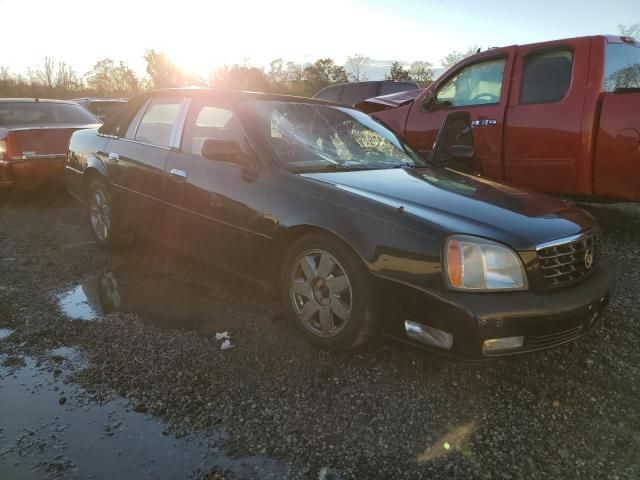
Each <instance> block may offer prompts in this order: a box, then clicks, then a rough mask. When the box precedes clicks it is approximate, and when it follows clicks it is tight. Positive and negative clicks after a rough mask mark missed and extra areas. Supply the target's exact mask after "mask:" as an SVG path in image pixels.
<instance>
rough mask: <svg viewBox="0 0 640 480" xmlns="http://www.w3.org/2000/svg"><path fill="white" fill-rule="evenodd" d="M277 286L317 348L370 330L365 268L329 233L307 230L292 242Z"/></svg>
mask: <svg viewBox="0 0 640 480" xmlns="http://www.w3.org/2000/svg"><path fill="white" fill-rule="evenodd" d="M280 291H281V293H282V302H283V306H284V307H285V309H286V310H287V313H288V314H289V316H290V317H291V319H292V320H293V322H294V324H295V325H296V327H297V328H298V329H299V330H300V331H301V332H302V334H303V335H304V336H305V338H306V339H307V340H309V341H310V342H311V343H312V344H314V345H316V346H317V347H319V348H322V349H324V350H348V349H350V348H354V347H357V346H358V345H361V344H363V343H365V342H367V341H368V340H370V339H371V338H372V336H373V334H374V330H375V329H374V312H373V302H372V293H371V283H370V279H369V274H368V272H367V270H366V268H365V266H364V265H363V264H362V262H361V261H360V259H359V258H357V256H356V255H355V254H354V253H353V252H352V251H351V249H350V248H348V247H347V246H345V245H343V244H342V243H341V242H340V241H338V240H336V239H334V238H332V237H330V236H329V235H324V234H317V233H313V234H309V235H305V236H304V237H301V238H300V239H299V240H297V241H296V242H295V243H294V244H293V245H292V246H291V248H290V249H289V251H288V252H287V254H286V256H285V261H284V266H283V269H282V275H281V288H280Z"/></svg>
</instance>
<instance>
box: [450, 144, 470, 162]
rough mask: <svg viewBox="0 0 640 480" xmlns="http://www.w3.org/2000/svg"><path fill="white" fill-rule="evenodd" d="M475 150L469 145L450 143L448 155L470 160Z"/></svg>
mask: <svg viewBox="0 0 640 480" xmlns="http://www.w3.org/2000/svg"><path fill="white" fill-rule="evenodd" d="M475 154H476V152H475V149H474V148H473V146H471V145H451V146H450V147H449V156H450V157H451V158H455V159H459V160H471V159H472V158H473V157H474V156H475Z"/></svg>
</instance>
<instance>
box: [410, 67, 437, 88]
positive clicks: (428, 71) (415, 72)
mask: <svg viewBox="0 0 640 480" xmlns="http://www.w3.org/2000/svg"><path fill="white" fill-rule="evenodd" d="M409 75H410V76H411V80H413V81H414V82H416V83H417V84H418V85H420V87H426V86H428V85H430V84H431V82H432V81H433V65H432V64H431V63H430V62H413V63H412V64H411V67H410V68H409Z"/></svg>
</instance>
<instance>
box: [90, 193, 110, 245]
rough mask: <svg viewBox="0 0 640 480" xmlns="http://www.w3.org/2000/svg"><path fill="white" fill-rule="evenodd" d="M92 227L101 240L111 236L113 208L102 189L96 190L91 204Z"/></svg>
mask: <svg viewBox="0 0 640 480" xmlns="http://www.w3.org/2000/svg"><path fill="white" fill-rule="evenodd" d="M90 212H91V213H90V215H91V227H92V228H93V232H94V233H95V234H96V236H97V237H98V238H99V239H100V240H103V241H104V240H106V239H107V238H108V237H109V233H110V232H109V230H110V228H111V209H110V208H109V202H108V201H107V196H106V195H105V193H104V192H103V191H102V190H94V192H93V196H92V197H91V205H90Z"/></svg>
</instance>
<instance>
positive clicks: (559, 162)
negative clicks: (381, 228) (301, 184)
mask: <svg viewBox="0 0 640 480" xmlns="http://www.w3.org/2000/svg"><path fill="white" fill-rule="evenodd" d="M359 108H361V109H362V110H363V111H366V112H368V113H370V114H372V115H373V116H374V117H376V118H377V119H379V120H381V121H383V122H384V123H385V124H386V125H387V126H388V127H390V128H391V129H393V130H394V131H395V132H397V133H398V134H400V135H401V136H402V137H403V138H404V139H405V140H406V141H407V142H408V143H409V144H410V145H411V146H413V147H414V148H415V149H417V150H418V151H420V152H423V153H424V152H428V151H429V150H431V148H432V146H433V143H434V141H435V139H436V135H437V132H438V129H439V128H440V125H441V124H442V121H443V119H444V118H445V117H446V116H447V115H448V114H449V113H451V112H456V111H465V112H469V114H470V115H471V118H472V122H473V127H474V132H475V142H476V148H477V155H478V157H479V159H480V161H481V165H482V175H484V176H486V177H487V178H490V179H493V180H498V181H501V182H506V183H509V184H513V185H519V186H523V187H528V188H531V189H535V190H539V191H543V192H553V193H563V194H574V195H581V196H582V195H588V196H601V197H611V198H616V199H621V200H630V201H640V187H639V185H640V115H639V114H638V112H640V44H639V43H638V42H635V41H634V40H633V39H631V38H629V37H615V36H593V37H582V38H572V39H566V40H556V41H551V42H544V43H536V44H531V45H520V46H515V45H514V46H510V47H504V48H496V49H491V50H488V51H485V52H482V53H478V54H476V55H473V56H471V57H468V58H466V59H464V60H463V61H461V62H460V63H458V64H457V65H455V66H453V67H452V68H451V69H449V70H448V71H447V72H445V73H444V74H443V75H442V76H441V77H440V78H439V79H438V80H437V81H436V82H434V83H433V84H432V85H430V86H429V87H428V88H427V89H426V90H425V91H423V92H422V93H420V94H419V95H417V96H416V98H414V99H412V98H405V99H404V100H402V99H401V100H399V101H396V102H389V101H379V99H373V100H368V101H365V102H363V103H361V104H360V105H359Z"/></svg>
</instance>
